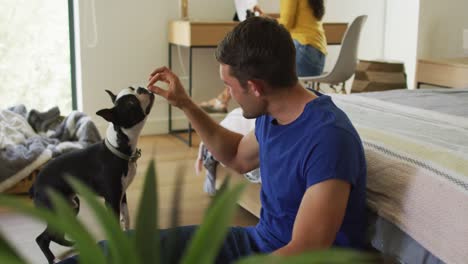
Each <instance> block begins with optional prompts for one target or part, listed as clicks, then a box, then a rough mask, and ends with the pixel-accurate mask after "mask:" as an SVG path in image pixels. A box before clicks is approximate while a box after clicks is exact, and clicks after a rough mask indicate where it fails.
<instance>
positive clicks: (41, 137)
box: [0, 105, 101, 193]
mask: <svg viewBox="0 0 468 264" xmlns="http://www.w3.org/2000/svg"><path fill="white" fill-rule="evenodd" d="M98 141H101V136H100V135H99V132H98V130H97V128H96V126H95V125H94V123H93V122H92V121H91V119H90V118H89V117H88V116H86V115H85V114H84V113H82V112H78V111H73V112H71V113H70V114H69V115H68V116H67V117H63V116H61V115H60V111H59V109H58V107H54V108H51V109H50V110H48V111H46V112H38V111H36V110H31V111H27V109H26V107H25V106H24V105H18V106H14V107H10V108H8V109H4V110H1V111H0V192H7V193H25V192H27V191H28V190H29V188H30V186H31V184H32V183H33V182H34V178H35V176H36V175H37V173H38V172H39V170H40V168H41V166H43V165H44V164H45V163H46V162H47V161H49V160H50V159H52V158H54V157H57V156H59V155H61V154H63V153H66V152H68V151H72V150H75V149H81V148H84V147H86V146H88V145H90V144H93V143H95V142H98Z"/></svg>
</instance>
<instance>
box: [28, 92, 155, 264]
mask: <svg viewBox="0 0 468 264" xmlns="http://www.w3.org/2000/svg"><path fill="white" fill-rule="evenodd" d="M106 92H107V93H108V94H109V95H110V97H111V99H112V102H113V103H114V107H113V108H111V109H102V110H99V111H98V112H97V113H96V114H97V115H99V116H101V117H103V118H104V119H105V120H107V121H108V122H110V124H109V127H108V128H107V132H106V138H105V140H104V141H103V142H100V143H96V144H93V145H91V146H89V147H87V148H85V149H82V150H77V151H73V152H69V153H66V154H64V155H61V156H59V157H57V158H56V159H54V160H52V161H50V162H49V163H48V164H47V165H46V166H44V168H43V169H42V170H41V171H40V173H39V174H38V176H37V178H36V180H35V182H34V185H33V187H32V188H31V190H30V194H31V197H32V198H33V200H34V204H35V205H36V206H38V207H46V208H50V209H53V208H52V207H53V206H52V203H51V201H50V199H49V197H48V194H47V189H52V190H54V191H56V192H58V193H59V194H61V195H63V197H65V198H66V199H68V201H69V203H70V205H71V206H72V207H73V208H74V210H75V212H76V214H78V211H79V207H80V203H79V199H78V197H77V196H76V194H75V192H74V191H73V189H72V188H71V187H70V185H69V184H68V183H67V181H66V180H65V178H64V177H65V176H71V177H74V178H75V179H78V180H80V181H81V182H83V183H84V184H86V185H87V186H88V187H89V188H91V189H92V190H93V191H94V192H96V194H98V195H100V196H102V197H104V200H105V202H106V205H107V206H108V207H110V208H112V210H113V211H114V212H115V214H116V216H119V217H120V216H121V218H120V219H121V224H122V225H123V228H124V229H126V230H127V229H128V228H129V227H130V219H129V215H128V207H127V199H126V195H125V191H126V190H127V188H128V186H129V185H130V183H131V182H132V180H133V178H134V177H135V174H136V160H137V159H138V158H139V157H140V150H138V149H137V148H136V145H137V141H138V137H139V135H140V132H141V130H142V128H143V126H144V124H145V122H146V119H147V116H148V115H149V113H150V111H151V108H152V106H153V102H154V94H152V93H150V92H149V91H148V90H146V89H144V88H141V87H140V88H138V89H134V88H132V87H129V88H127V89H124V90H122V91H121V92H120V93H119V94H118V95H117V96H116V95H114V94H113V93H112V92H110V91H108V90H106ZM51 241H53V242H56V243H58V244H60V245H63V246H73V242H71V241H68V240H67V239H65V234H63V233H61V234H60V233H56V232H51V230H50V229H49V228H48V227H47V228H46V230H45V231H44V232H42V233H41V234H40V235H39V236H38V237H37V238H36V242H37V244H38V245H39V247H40V248H41V250H42V252H43V253H44V255H45V256H46V258H47V260H48V261H49V263H54V261H55V256H54V254H53V253H52V251H51V250H50V248H49V246H50V242H51Z"/></svg>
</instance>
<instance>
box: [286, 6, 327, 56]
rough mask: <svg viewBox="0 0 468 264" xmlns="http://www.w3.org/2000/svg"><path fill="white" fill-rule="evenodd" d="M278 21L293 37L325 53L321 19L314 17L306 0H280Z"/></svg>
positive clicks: (325, 44)
mask: <svg viewBox="0 0 468 264" xmlns="http://www.w3.org/2000/svg"><path fill="white" fill-rule="evenodd" d="M280 3H281V5H280V18H279V23H280V24H282V25H284V26H285V27H286V29H288V30H289V32H290V33H291V36H292V38H293V39H295V40H297V41H299V43H301V44H302V45H311V46H313V47H314V48H316V49H318V50H320V51H321V52H322V53H323V54H325V55H326V54H327V39H326V37H325V31H324V30H323V26H322V21H319V20H317V18H315V16H314V13H313V11H312V9H311V8H310V6H309V3H308V1H307V0H281V2H280Z"/></svg>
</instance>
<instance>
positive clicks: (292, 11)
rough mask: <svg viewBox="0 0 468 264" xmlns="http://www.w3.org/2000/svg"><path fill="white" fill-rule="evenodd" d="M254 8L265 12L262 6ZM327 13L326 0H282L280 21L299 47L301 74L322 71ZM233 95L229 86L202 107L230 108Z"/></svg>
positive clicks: (255, 10)
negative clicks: (323, 20)
mask: <svg viewBox="0 0 468 264" xmlns="http://www.w3.org/2000/svg"><path fill="white" fill-rule="evenodd" d="M253 11H254V12H258V13H259V14H260V15H264V13H263V12H262V10H261V8H260V7H259V6H255V7H253ZM324 14H325V5H324V2H323V0H281V2H280V17H279V19H278V21H279V23H280V24H282V25H283V26H284V27H285V28H286V29H287V30H288V31H289V32H290V33H291V36H292V38H293V40H294V46H295V47H296V72H297V75H298V76H299V77H304V76H316V75H320V74H322V72H323V67H324V65H325V56H326V55H327V40H326V37H325V31H324V29H323V25H322V18H323V16H324ZM230 99H231V95H230V94H229V92H228V90H227V89H224V90H223V92H222V93H221V94H220V95H218V96H217V97H216V98H213V99H211V100H209V101H206V102H202V103H201V104H200V107H201V108H202V109H204V110H205V111H207V112H224V113H226V112H227V105H228V103H229V100H230Z"/></svg>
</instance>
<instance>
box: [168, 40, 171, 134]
mask: <svg viewBox="0 0 468 264" xmlns="http://www.w3.org/2000/svg"><path fill="white" fill-rule="evenodd" d="M167 57H168V60H169V61H168V63H167V65H168V67H169V69H171V70H172V43H169V49H168V56H167ZM167 105H168V106H167V107H168V110H167V111H168V118H167V119H168V122H169V124H168V125H169V131H168V132H169V134H171V133H172V106H171V104H169V103H168V104H167Z"/></svg>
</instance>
